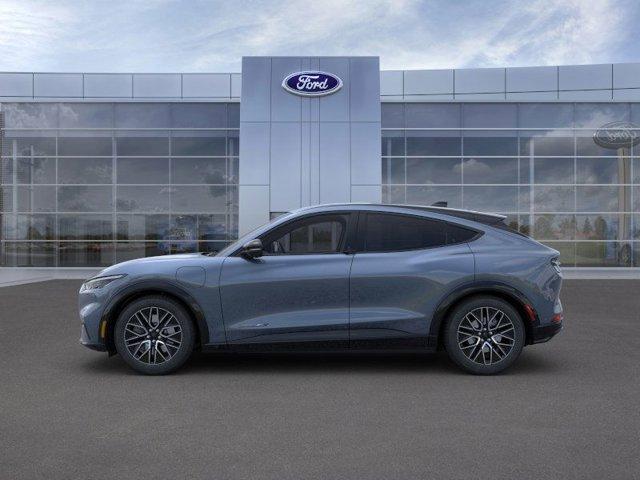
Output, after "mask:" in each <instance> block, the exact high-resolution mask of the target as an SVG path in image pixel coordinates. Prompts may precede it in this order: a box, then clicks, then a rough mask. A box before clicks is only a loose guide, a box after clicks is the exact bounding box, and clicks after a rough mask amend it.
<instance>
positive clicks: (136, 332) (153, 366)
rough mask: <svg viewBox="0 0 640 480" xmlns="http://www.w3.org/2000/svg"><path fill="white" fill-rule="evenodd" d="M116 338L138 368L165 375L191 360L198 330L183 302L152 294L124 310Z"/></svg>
mask: <svg viewBox="0 0 640 480" xmlns="http://www.w3.org/2000/svg"><path fill="white" fill-rule="evenodd" d="M114 340H115V345H116V350H117V351H118V353H119V354H120V356H121V357H122V358H123V359H124V361H125V362H127V363H128V364H129V365H130V366H131V367H132V368H133V369H134V370H136V371H137V372H139V373H143V374H146V375H163V374H166V373H171V372H173V371H175V370H177V369H178V368H180V367H181V366H182V365H183V364H184V363H185V362H186V361H187V360H188V359H189V357H190V356H191V353H192V352H193V347H194V343H195V331H194V327H193V323H192V321H191V318H190V316H189V314H188V313H187V312H186V311H185V309H184V308H183V307H182V306H181V305H180V304H179V303H177V302H175V301H173V300H171V299H169V298H165V297H161V296H149V297H143V298H140V299H137V300H134V301H133V302H131V303H130V304H129V305H127V306H126V307H125V309H124V310H123V311H122V312H121V313H120V315H119V316H118V320H117V322H116V326H115V332H114Z"/></svg>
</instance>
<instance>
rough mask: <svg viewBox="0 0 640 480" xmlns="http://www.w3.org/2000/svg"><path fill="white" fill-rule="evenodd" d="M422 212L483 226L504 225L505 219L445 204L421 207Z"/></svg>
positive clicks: (439, 203)
mask: <svg viewBox="0 0 640 480" xmlns="http://www.w3.org/2000/svg"><path fill="white" fill-rule="evenodd" d="M422 208H423V209H424V210H426V211H428V212H433V213H442V214H445V215H451V216H452V217H458V218H462V219H464V220H471V221H474V222H478V223H483V224H485V225H498V224H500V223H504V221H505V219H506V218H507V217H506V216H505V215H498V214H496V213H483V212H476V211H474V210H460V209H457V208H448V207H447V202H436V203H434V204H433V205H432V206H430V207H422Z"/></svg>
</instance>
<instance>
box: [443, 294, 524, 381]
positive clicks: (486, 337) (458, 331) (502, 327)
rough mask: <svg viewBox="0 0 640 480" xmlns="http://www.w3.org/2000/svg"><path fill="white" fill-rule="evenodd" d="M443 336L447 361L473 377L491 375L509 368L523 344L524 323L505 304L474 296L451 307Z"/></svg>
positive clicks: (508, 305) (496, 299) (509, 305)
mask: <svg viewBox="0 0 640 480" xmlns="http://www.w3.org/2000/svg"><path fill="white" fill-rule="evenodd" d="M479 309H484V310H479ZM485 312H486V313H485ZM495 312H501V313H502V314H503V315H502V316H501V315H500V313H495ZM478 316H480V318H477V317H478ZM492 316H493V320H491V318H492ZM498 318H500V319H501V320H500V321H499V323H498V320H497V319H498ZM484 319H488V321H487V320H484ZM509 322H510V323H509ZM496 324H497V325H498V326H496ZM485 325H486V326H485ZM510 326H512V328H511V327H510ZM477 327H479V328H477ZM490 327H493V329H490ZM443 335H444V336H443V341H444V347H445V350H446V351H447V354H448V355H449V358H451V360H453V362H454V363H455V364H456V365H458V366H459V367H461V368H462V369H463V370H465V371H467V372H469V373H473V374H476V375H493V374H496V373H499V372H502V371H503V370H505V369H506V368H508V367H510V366H511V365H512V364H513V363H514V362H515V361H516V360H517V358H518V357H519V356H520V353H521V352H522V348H523V347H524V343H525V330H524V324H523V323H522V318H520V315H519V314H518V312H517V311H516V310H515V309H514V308H513V307H512V306H511V304H509V303H508V302H505V301H504V300H501V299H500V298H496V297H491V296H475V297H472V298H470V299H468V300H466V301H464V302H462V303H461V304H460V305H458V306H457V307H455V309H454V310H453V312H451V315H449V317H448V319H447V323H446V324H445V330H444V333H443ZM487 362H488V363H487Z"/></svg>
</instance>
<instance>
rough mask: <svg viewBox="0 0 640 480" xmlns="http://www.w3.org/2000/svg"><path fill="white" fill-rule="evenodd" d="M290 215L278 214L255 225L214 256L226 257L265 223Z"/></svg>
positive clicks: (265, 224)
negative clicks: (257, 225)
mask: <svg viewBox="0 0 640 480" xmlns="http://www.w3.org/2000/svg"><path fill="white" fill-rule="evenodd" d="M290 215H291V213H286V214H285V215H280V216H279V217H276V218H273V219H271V220H269V221H268V222H266V223H263V224H262V225H260V226H259V227H256V228H254V229H253V230H251V231H250V232H249V233H245V234H244V235H243V236H241V237H240V238H238V240H236V241H235V242H233V243H232V244H231V245H229V246H227V247H226V248H223V249H222V250H220V251H219V252H218V253H216V254H215V256H216V257H226V256H227V255H229V254H230V253H231V252H233V251H234V250H237V249H238V248H240V246H241V245H244V244H245V243H247V242H248V241H249V240H253V239H254V238H255V235H256V233H257V232H259V231H260V230H262V229H263V228H265V227H266V226H267V225H270V224H271V223H274V222H275V221H276V220H277V221H280V220H282V219H284V218H287V217H289V216H290Z"/></svg>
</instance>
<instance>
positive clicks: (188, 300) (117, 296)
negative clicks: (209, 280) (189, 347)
mask: <svg viewBox="0 0 640 480" xmlns="http://www.w3.org/2000/svg"><path fill="white" fill-rule="evenodd" d="M151 295H161V296H163V297H167V298H169V299H172V300H174V301H175V302H177V303H179V304H180V305H181V306H182V307H183V308H184V309H185V310H186V311H187V313H188V314H189V315H190V316H191V319H192V320H193V322H194V326H195V330H196V347H201V346H202V345H205V344H206V343H208V342H209V327H208V326H207V322H206V319H205V316H204V312H203V311H202V308H200V305H199V304H198V302H197V301H196V300H195V299H194V298H193V296H191V295H190V294H189V293H188V292H186V291H185V290H184V288H182V287H181V286H180V285H179V284H178V283H177V282H172V281H169V280H141V281H139V282H135V283H132V284H130V285H127V286H125V287H124V288H122V289H121V290H118V291H117V292H115V293H114V294H113V295H112V296H111V298H110V299H109V301H108V303H107V306H106V307H105V309H104V311H103V313H102V318H101V320H100V322H101V324H102V323H103V322H106V328H105V330H104V331H105V336H104V338H103V339H102V340H103V342H104V344H105V346H106V347H107V351H108V352H109V354H115V352H116V347H115V343H114V340H113V334H114V328H115V324H116V321H117V320H118V316H119V315H120V312H122V310H123V309H124V308H125V307H126V306H127V305H128V304H129V303H131V302H132V301H134V300H136V299H138V298H142V297H147V296H151Z"/></svg>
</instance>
